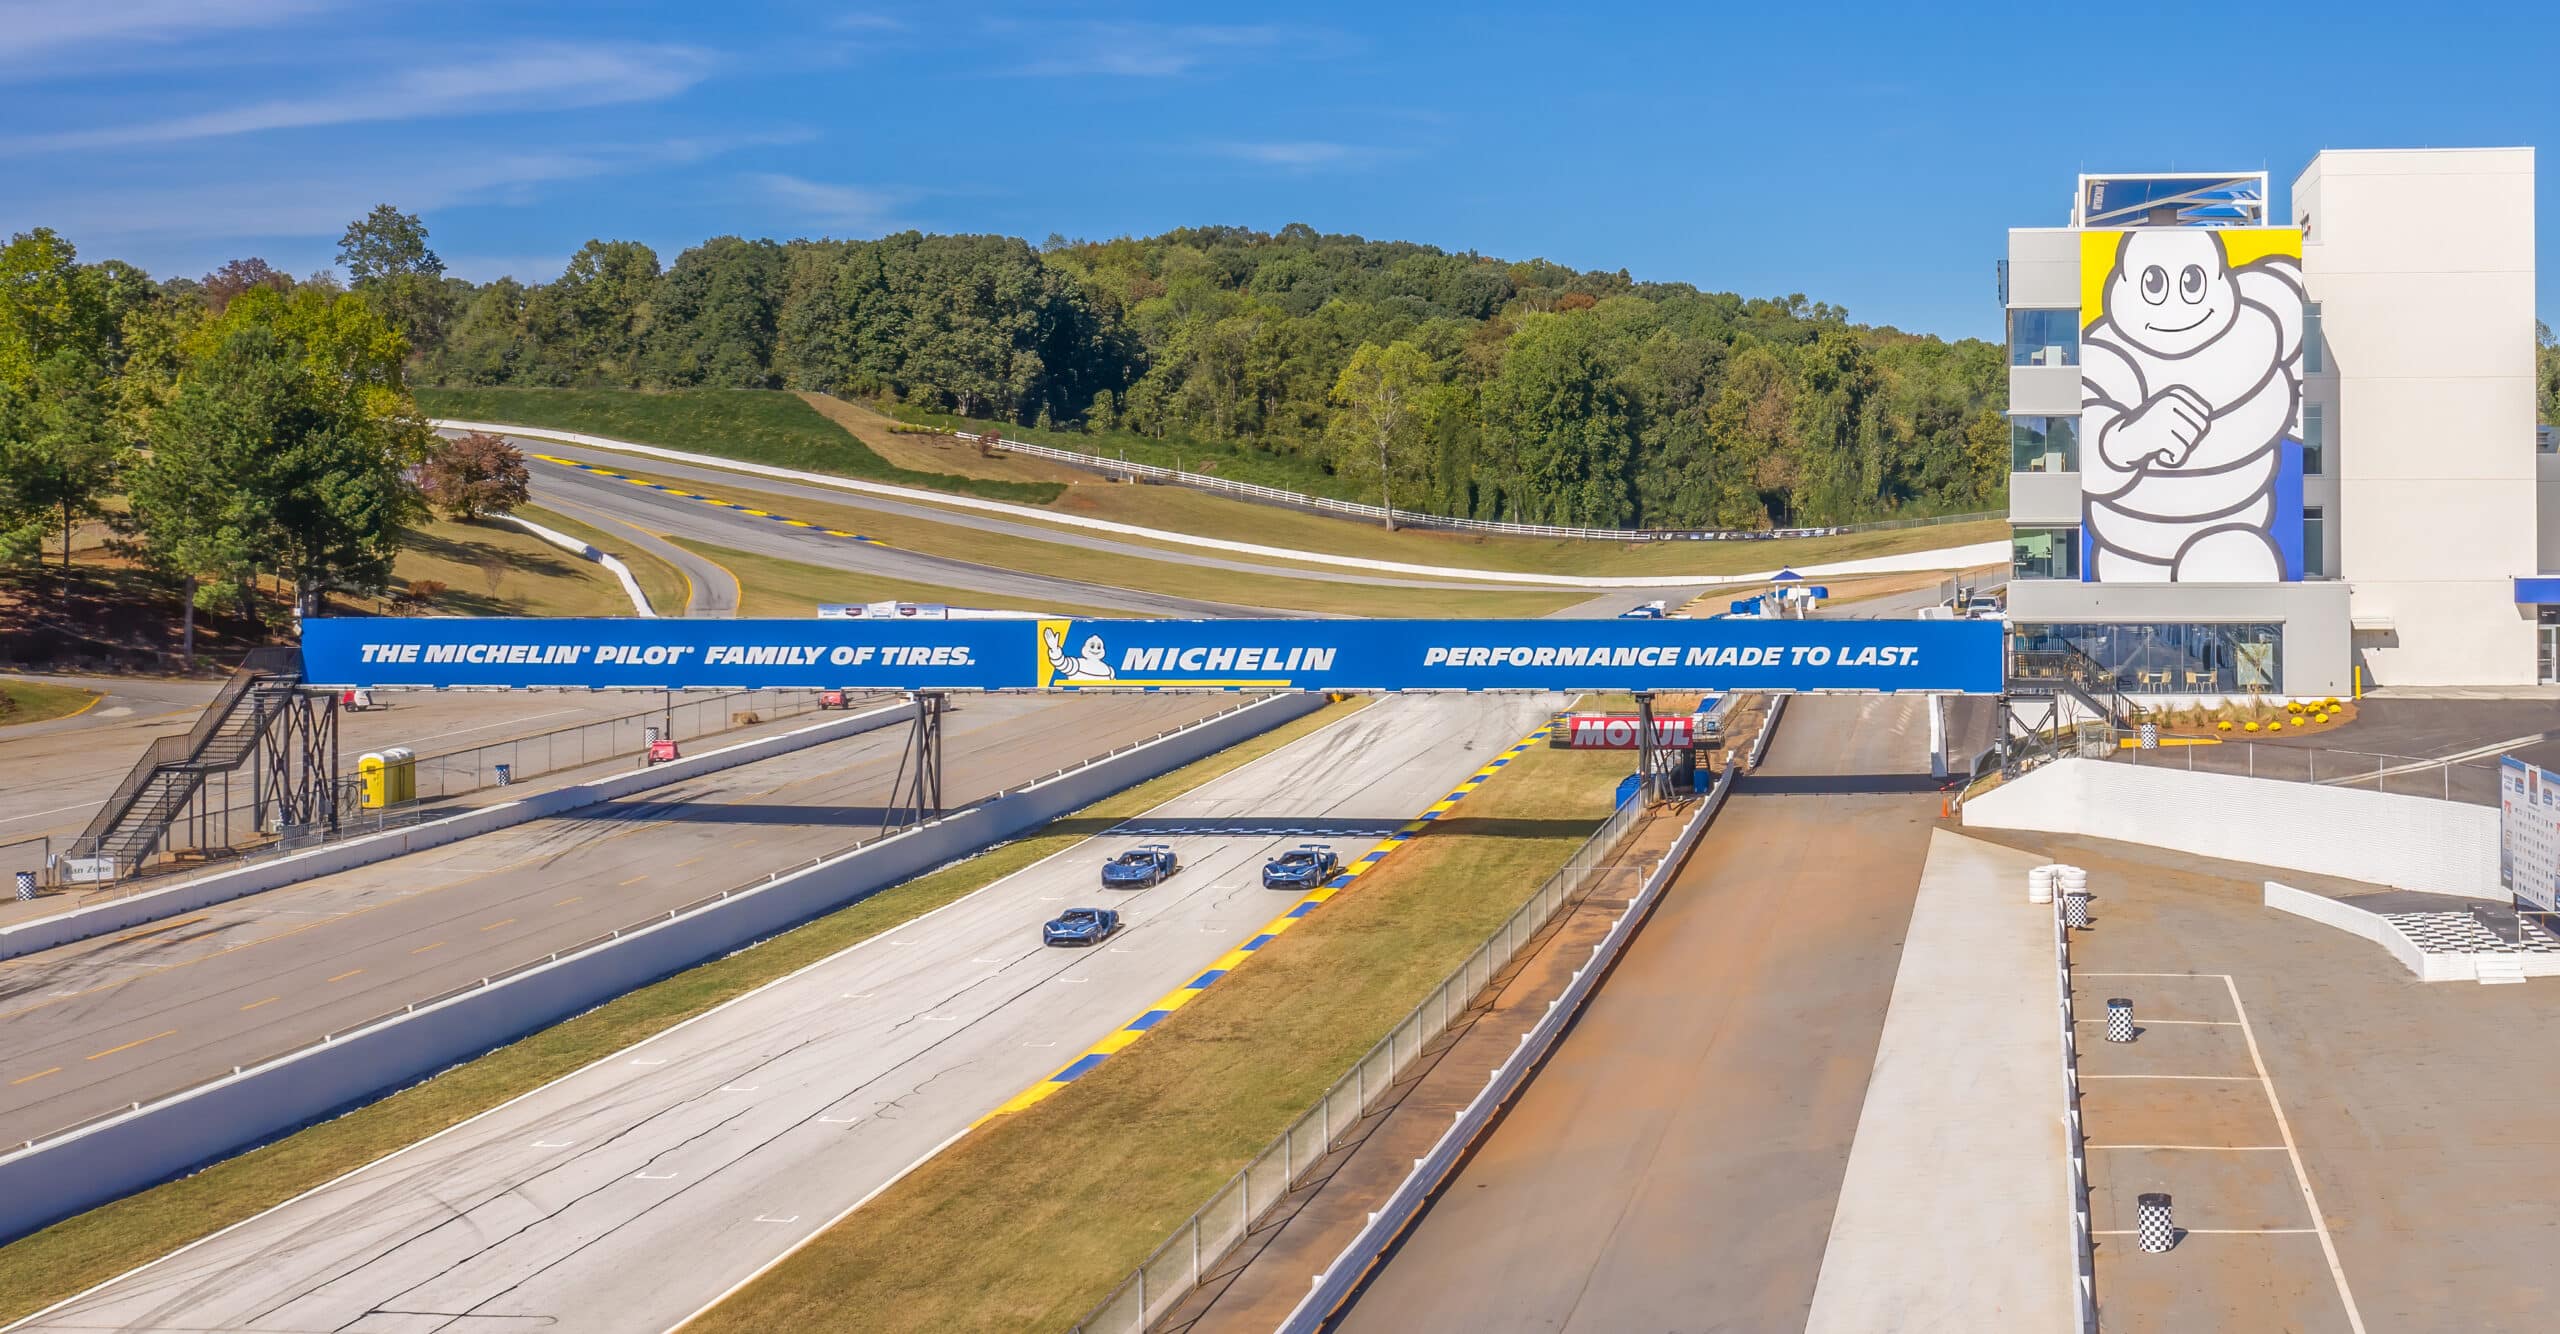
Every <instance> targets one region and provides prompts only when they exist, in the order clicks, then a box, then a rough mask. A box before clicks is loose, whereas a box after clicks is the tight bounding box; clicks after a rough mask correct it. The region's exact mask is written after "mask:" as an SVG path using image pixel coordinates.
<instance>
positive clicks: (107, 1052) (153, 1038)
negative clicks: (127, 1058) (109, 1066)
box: [84, 1028, 178, 1061]
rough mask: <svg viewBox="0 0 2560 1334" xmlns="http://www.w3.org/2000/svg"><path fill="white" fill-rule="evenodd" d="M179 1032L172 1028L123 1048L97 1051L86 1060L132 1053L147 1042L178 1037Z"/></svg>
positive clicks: (125, 1045)
mask: <svg viewBox="0 0 2560 1334" xmlns="http://www.w3.org/2000/svg"><path fill="white" fill-rule="evenodd" d="M177 1032H178V1030H176V1029H174V1028H171V1029H164V1030H162V1031H160V1032H158V1033H154V1034H152V1035H151V1036H149V1037H147V1038H135V1039H134V1040H133V1041H131V1042H128V1043H126V1044H124V1045H123V1046H121V1047H109V1048H107V1049H106V1050H105V1051H95V1052H91V1053H89V1055H88V1056H87V1057H85V1058H84V1059H87V1060H92V1061H94V1060H96V1059H98V1058H99V1057H101V1056H113V1055H115V1054H116V1053H117V1052H120V1051H131V1050H133V1049H134V1048H136V1047H139V1046H141V1045H142V1044H143V1043H146V1042H158V1041H159V1040H160V1039H162V1038H165V1037H174V1036H176V1035H177Z"/></svg>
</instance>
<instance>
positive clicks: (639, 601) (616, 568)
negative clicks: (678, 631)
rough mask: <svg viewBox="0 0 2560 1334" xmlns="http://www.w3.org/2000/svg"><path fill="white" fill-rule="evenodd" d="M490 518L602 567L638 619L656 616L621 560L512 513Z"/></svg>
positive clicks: (636, 581) (647, 598)
mask: <svg viewBox="0 0 2560 1334" xmlns="http://www.w3.org/2000/svg"><path fill="white" fill-rule="evenodd" d="M492 517H495V518H499V519H504V520H506V521H507V522H508V523H511V524H514V525H515V526H516V527H518V528H521V529H523V530H525V531H526V532H528V533H531V534H533V535H534V536H535V537H538V538H541V539H542V540H543V541H545V542H548V543H550V544H551V545H553V546H555V547H558V548H560V549H561V550H562V551H566V552H569V553H570V554H572V555H575V556H576V557H578V559H580V560H591V561H594V562H595V563H596V564H598V565H601V566H603V567H605V569H607V570H609V571H611V572H612V573H613V577H614V578H615V579H618V580H620V581H621V582H622V594H623V596H624V597H627V598H630V599H631V610H632V611H633V612H634V613H636V614H638V615H641V616H656V615H657V614H658V613H657V612H656V610H654V609H653V608H651V607H650V606H649V595H648V594H646V593H643V592H641V591H640V581H639V580H637V579H634V578H632V577H631V567H630V566H628V565H625V564H623V563H622V558H621V557H619V556H616V555H614V554H613V553H611V552H609V551H600V550H598V549H596V548H595V547H593V546H590V545H588V544H587V543H584V542H581V541H579V540H578V539H576V538H574V537H571V536H569V535H568V534H567V533H564V532H561V531H560V530H558V529H556V528H545V527H543V526H542V525H541V524H538V523H535V522H534V521H533V520H531V519H525V518H519V517H517V516H515V515H513V514H500V515H495V516H492Z"/></svg>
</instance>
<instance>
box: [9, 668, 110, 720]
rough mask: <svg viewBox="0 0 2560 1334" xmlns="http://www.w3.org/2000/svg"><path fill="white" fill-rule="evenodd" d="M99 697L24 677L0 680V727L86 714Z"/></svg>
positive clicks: (80, 690) (83, 691)
mask: <svg viewBox="0 0 2560 1334" xmlns="http://www.w3.org/2000/svg"><path fill="white" fill-rule="evenodd" d="M99 698H100V696H99V694H98V692H97V691H94V690H83V689H81V688H80V687H78V686H65V685H56V684H54V683H53V682H51V681H30V680H27V679H25V678H13V679H10V680H6V681H0V727H10V726H14V725H16V724H18V723H41V722H45V721H48V720H50V719H54V718H68V717H71V716H72V715H74V714H79V713H86V712H88V711H89V708H90V706H91V705H94V704H96V703H97V702H98V700H99Z"/></svg>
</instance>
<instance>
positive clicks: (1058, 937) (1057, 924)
mask: <svg viewBox="0 0 2560 1334" xmlns="http://www.w3.org/2000/svg"><path fill="white" fill-rule="evenodd" d="M1119 929H1120V914H1118V913H1116V912H1113V911H1111V910H1110V909H1109V908H1069V909H1067V910H1066V911H1065V912H1062V913H1060V914H1058V915H1057V916H1055V917H1052V918H1050V919H1049V921H1048V923H1047V924H1046V925H1044V926H1042V927H1041V928H1040V943H1041V944H1043V945H1099V944H1101V943H1102V942H1103V941H1104V940H1106V939H1108V938H1109V937H1110V935H1111V933H1112V932H1114V931H1117V930H1119Z"/></svg>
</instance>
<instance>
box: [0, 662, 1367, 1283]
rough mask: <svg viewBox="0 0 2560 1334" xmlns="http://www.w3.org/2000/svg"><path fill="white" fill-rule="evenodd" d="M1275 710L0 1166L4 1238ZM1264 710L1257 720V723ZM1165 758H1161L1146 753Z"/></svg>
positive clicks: (985, 843) (535, 1022)
mask: <svg viewBox="0 0 2560 1334" xmlns="http://www.w3.org/2000/svg"><path fill="white" fill-rule="evenodd" d="M1322 702H1323V701H1322V697H1321V696H1315V695H1273V696H1263V697H1260V698H1257V699H1254V700H1251V701H1249V702H1245V703H1242V704H1239V705H1238V706H1237V707H1235V708H1231V709H1228V710H1226V711H1224V712H1221V713H1219V714H1216V715H1213V716H1211V717H1209V718H1205V719H1202V720H1199V721H1197V722H1194V723H1191V724H1190V725H1188V726H1186V727H1181V728H1176V729H1173V730H1172V731H1169V732H1164V733H1160V734H1158V735H1157V736H1155V737H1153V738H1150V739H1149V740H1147V741H1144V742H1133V743H1130V744H1128V745H1123V746H1119V747H1116V748H1114V749H1113V750H1112V751H1111V752H1109V753H1108V754H1107V755H1104V756H1100V757H1097V758H1095V759H1093V760H1091V761H1088V762H1087V763H1085V764H1083V765H1080V766H1078V767H1077V768H1076V769H1074V770H1072V771H1070V772H1069V773H1068V774H1067V775H1065V776H1063V777H1054V778H1050V779H1044V780H1041V781H1039V782H1035V783H1031V784H1027V785H1025V786H1023V787H1020V788H1014V789H1010V790H1008V791H1006V792H1005V793H1003V794H1001V795H998V796H994V797H989V798H987V799H986V800H983V801H980V802H977V803H974V804H972V805H970V806H968V807H965V808H962V809H960V810H957V811H954V812H952V813H950V814H948V815H945V816H943V817H941V818H940V819H937V820H934V821H930V822H928V823H925V824H921V825H911V826H908V827H907V828H905V829H901V830H898V831H897V832H895V833H892V834H889V835H886V836H884V837H874V838H868V839H864V840H863V841H862V842H861V843H860V844H857V845H856V846H855V847H854V848H852V849H850V850H848V851H847V852H845V853H839V854H836V855H835V856H834V857H832V858H820V859H818V861H817V862H815V863H812V864H810V865H807V866H797V865H795V866H793V867H791V868H789V869H787V870H781V871H776V872H773V873H772V874H770V875H767V876H764V877H762V878H761V879H758V880H753V881H749V882H747V883H744V884H741V885H739V886H737V887H735V888H732V889H727V890H723V891H721V892H720V893H718V894H713V895H706V896H704V897H703V898H701V899H697V900H695V901H694V902H693V903H691V904H688V905H685V906H683V907H680V908H676V909H672V910H670V911H669V912H667V913H665V914H663V915H653V916H651V917H649V918H647V919H645V920H643V921H641V922H638V923H635V924H633V925H630V926H626V927H622V928H620V929H618V930H615V931H612V932H609V933H607V934H605V935H601V936H596V937H592V938H590V939H589V940H587V941H585V942H583V943H581V944H578V945H574V946H570V947H568V948H564V949H561V950H556V951H553V952H552V953H550V954H548V955H546V956H544V957H542V958H538V959H534V960H530V961H528V962H526V963H524V964H521V965H518V966H516V967H514V968H511V969H508V970H505V971H503V972H498V973H493V974H491V975H490V976H488V977H486V978H483V979H480V980H478V981H476V982H473V983H470V984H467V985H465V986H462V987H458V988H454V989H452V990H449V991H447V992H445V993H443V994H441V995H439V996H436V997H431V998H428V999H425V1000H420V1001H417V1002H415V1003H413V1004H409V1005H404V1006H402V1007H400V1008H399V1009H397V1010H392V1011H386V1012H385V1013H384V1014H382V1015H381V1016H379V1017H377V1018H375V1019H373V1020H370V1021H367V1022H366V1023H365V1024H363V1025H361V1026H354V1027H350V1028H346V1029H341V1030H338V1031H336V1032H332V1033H329V1034H326V1035H324V1036H323V1037H322V1038H320V1039H319V1040H318V1041H314V1042H306V1043H303V1044H300V1045H298V1046H296V1047H294V1048H292V1049H290V1050H288V1051H285V1052H283V1053H281V1054H279V1055H276V1056H273V1057H269V1058H267V1059H266V1060H263V1061H261V1062H258V1063H256V1064H251V1065H246V1066H238V1067H234V1068H233V1071H232V1073H230V1074H227V1075H220V1076H216V1077H214V1078H212V1079H209V1080H206V1081H203V1082H201V1083H197V1084H195V1085H193V1086H191V1087H189V1088H186V1089H184V1090H181V1091H179V1092H176V1093H173V1094H170V1095H168V1096H165V1097H162V1098H159V1099H156V1100H150V1101H145V1102H142V1103H138V1104H132V1105H129V1106H128V1107H126V1108H124V1109H122V1110H119V1111H116V1112H111V1113H108V1114H106V1115H104V1116H99V1117H92V1118H90V1119H88V1120H87V1121H84V1122H82V1123H80V1124H78V1125H76V1126H73V1127H69V1128H66V1129H64V1130H62V1131H56V1132H52V1133H49V1134H46V1135H43V1136H39V1137H37V1138H36V1139H32V1140H28V1141H26V1142H25V1143H24V1144H23V1145H22V1146H19V1147H14V1148H11V1149H9V1150H7V1151H5V1152H0V1241H7V1240H11V1239H14V1238H16V1237H19V1236H23V1235H25V1234H26V1233H28V1232H31V1231H34V1230H35V1229H37V1228H41V1227H44V1226H47V1225H49V1224H51V1223H54V1222H57V1221H59V1220H61V1219H63V1218H66V1217H69V1216H71V1215H73V1214H76V1213H79V1212H81V1211H82V1210H85V1209H90V1208H94V1207H96V1206H97V1205H99V1204H102V1203H105V1202H106V1201H108V1200H112V1199H115V1198H117V1197H119V1196H121V1195H124V1194H126V1193H128V1192H130V1191H134V1190H138V1189H141V1188H143V1187H146V1186H149V1185H151V1184H153V1183H154V1182H157V1181H162V1180H166V1179H168V1178H169V1177H172V1176H175V1175H178V1174H181V1173H183V1172H186V1171H189V1170H192V1169H194V1168H196V1167H198V1166H200V1165H202V1164H204V1163H208V1162H212V1161H217V1160H219V1159H221V1158H224V1157H227V1156H229V1155H231V1154H233V1153H236V1152H238V1151H240V1150H241V1149H242V1148H244V1147H247V1146H250V1145H254V1144H258V1143H261V1142H264V1141H265V1140H267V1139H269V1138H272V1137H274V1136H276V1135H281V1134H286V1133H289V1132H291V1131H292V1130H293V1129H295V1128H297V1127H299V1126H302V1125H307V1124H309V1123H310V1122H312V1121H313V1120H315V1119H317V1118H320V1117H323V1116H327V1115H330V1114H332V1113H334V1112H336V1111H338V1110H342V1109H344V1108H347V1107H351V1106H354V1105H357V1104H360V1103H364V1102H368V1101H371V1100H372V1099H374V1098H376V1097H379V1096H380V1095H382V1094H383V1093H385V1092H387V1091H390V1090H393V1089H397V1088H401V1087H404V1086H406V1085H408V1084H410V1083H413V1082H415V1081H417V1080H419V1079H421V1078H424V1077H426V1076H429V1075H432V1074H434V1073H435V1072H436V1071H439V1070H442V1069H445V1068H447V1067H449V1066H452V1065H455V1064H458V1063H460V1062H463V1061H467V1060H470V1059H473V1058H474V1057H476V1056H478V1055H480V1054H482V1053H485V1052H487V1051H490V1050H492V1049H493V1048H495V1047H497V1046H500V1045H503V1044H504V1043H507V1042H511V1041H514V1040H516V1039H517V1038H520V1037H522V1036H523V1035H525V1034H526V1033H530V1032H533V1031H536V1030H538V1029H541V1028H543V1027H545V1026H547V1025H549V1024H552V1023H556V1022H558V1021H560V1020H562V1019H566V1018H569V1017H571V1016H573V1015H576V1014H580V1013H583V1012H585V1011H587V1010H590V1009H593V1008H594V1007H596V1006H598V1005H601V1004H603V1003H605V1002H606V1001H608V1000H611V999H612V998H614V997H616V996H619V995H622V994H624V993H626V992H628V991H630V990H632V989H633V988H635V987H640V986H645V985H647V984H648V983H650V982H652V981H654V980H656V979H659V978H663V977H667V976H670V975H672V974H674V973H677V972H680V971H682V970H684V969H686V968H689V967H692V966H694V965H696V964H699V963H701V962H703V961H704V960H706V959H711V958H717V957H719V956H720V955H723V954H727V953H730V952H731V951H733V950H737V949H742V948H744V947H746V946H748V945H751V944H753V943H755V942H756V941H758V940H762V939H764V938H766V937H768V936H771V935H774V934H776V933H778V932H781V931H785V930H789V929H790V928H791V927H793V926H795V925H798V924H800V923H803V922H807V921H810V920H812V919H814V918H816V917H819V916H822V915H824V914H826V913H828V912H832V911H835V910H837V909H839V908H842V907H844V906H845V905H847V904H850V903H854V902H858V901H860V900H861V899H863V898H866V897H868V896H869V895H871V894H873V893H876V892H878V891H879V890H881V889H885V888H887V887H889V886H891V885H894V884H897V883H899V882H901V881H903V880H906V879H908V878H910V877H912V876H915V875H918V874H922V873H923V872H925V871H928V870H931V869H932V868H934V867H936V866H939V865H943V864H945V863H947V862H951V861H954V860H958V859H960V858H963V857H967V856H969V855H971V854H973V853H975V852H978V851H981V850H983V849H985V848H987V847H989V846H991V845H993V844H995V843H997V842H1000V841H1002V840H1004V839H1007V838H1012V837H1017V836H1019V835H1021V834H1022V833H1024V832H1026V831H1028V830H1030V829H1034V828H1037V827H1039V826H1040V825H1041V824H1044V823H1046V822H1048V821H1049V820H1052V819H1055V818H1057V817H1059V816H1062V815H1066V814H1068V813H1070V812H1072V811H1074V810H1077V809H1080V808H1082V807H1084V806H1087V805H1090V804H1091V803H1092V802H1094V801H1096V800H1099V799H1100V798H1101V797H1103V796H1106V795H1109V794H1110V793H1112V792H1116V791H1120V790H1122V789H1124V788H1126V787H1128V786H1130V785H1132V784H1134V783H1139V782H1143V781H1145V780H1147V779H1148V778H1152V777H1155V776H1156V775H1157V774H1160V773H1164V772H1169V771H1171V770H1172V769H1174V768H1177V767H1179V766H1180V765H1182V764H1185V763H1188V762H1190V761H1191V760H1195V759H1198V758H1200V757H1202V756H1204V755H1208V754H1212V753H1214V752H1216V751H1217V750H1220V749H1223V748H1225V747H1227V746H1230V745H1233V744H1235V743H1236V742H1238V741H1241V740H1243V739H1244V738H1245V737H1247V736H1251V735H1254V734H1256V733H1258V732H1261V731H1264V730H1267V729H1269V728H1271V727H1275V726H1278V725H1279V724H1281V723H1283V722H1286V721H1288V720H1290V719H1291V718H1296V717H1301V716H1304V715H1305V714H1306V713H1309V712H1312V711H1313V710H1314V709H1316V708H1319V707H1322ZM1257 709H1258V710H1261V715H1260V716H1258V717H1248V716H1244V715H1247V714H1249V713H1251V712H1252V711H1254V710H1257ZM1150 747H1155V748H1158V749H1157V750H1156V753H1155V754H1154V755H1153V756H1149V755H1143V754H1138V753H1136V752H1141V751H1146V750H1148V749H1149V748H1150Z"/></svg>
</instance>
